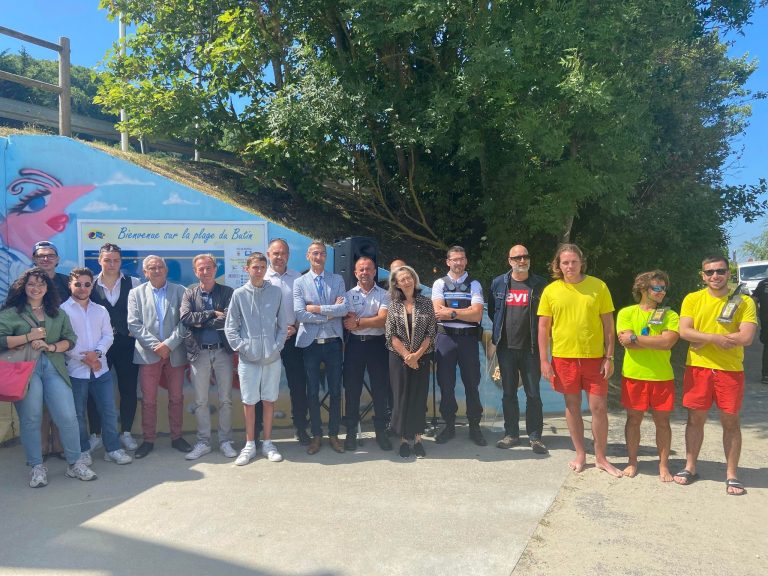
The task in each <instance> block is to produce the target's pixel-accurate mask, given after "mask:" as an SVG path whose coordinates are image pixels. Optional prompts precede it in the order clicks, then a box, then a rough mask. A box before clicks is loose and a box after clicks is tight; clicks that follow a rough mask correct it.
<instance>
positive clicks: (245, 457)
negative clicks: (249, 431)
mask: <svg viewBox="0 0 768 576" xmlns="http://www.w3.org/2000/svg"><path fill="white" fill-rule="evenodd" d="M254 458H256V445H255V444H248V443H247V442H246V444H245V447H244V448H243V449H242V450H240V456H238V457H237V460H235V464H236V465H238V466H245V465H246V464H248V462H250V461H251V460H253V459H254Z"/></svg>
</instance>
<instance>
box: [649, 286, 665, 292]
mask: <svg viewBox="0 0 768 576" xmlns="http://www.w3.org/2000/svg"><path fill="white" fill-rule="evenodd" d="M648 289H649V290H650V291H651V292H666V291H667V287H666V286H648Z"/></svg>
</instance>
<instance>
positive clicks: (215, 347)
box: [200, 342, 221, 350]
mask: <svg viewBox="0 0 768 576" xmlns="http://www.w3.org/2000/svg"><path fill="white" fill-rule="evenodd" d="M200 348H202V349H203V350H218V349H219V348H221V343H220V342H217V343H216V344H200Z"/></svg>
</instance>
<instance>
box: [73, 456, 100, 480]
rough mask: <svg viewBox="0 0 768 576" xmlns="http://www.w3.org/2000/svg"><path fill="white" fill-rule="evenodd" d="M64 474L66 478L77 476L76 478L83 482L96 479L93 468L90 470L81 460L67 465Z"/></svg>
mask: <svg viewBox="0 0 768 576" xmlns="http://www.w3.org/2000/svg"><path fill="white" fill-rule="evenodd" d="M65 475H66V476H67V478H77V479H78V480H82V481H83V482H88V481H90V480H96V478H97V476H96V473H95V472H94V471H93V470H91V469H90V468H89V467H88V466H87V465H86V464H85V462H83V461H82V460H78V461H77V462H75V463H74V464H72V465H71V466H67V471H66V472H65Z"/></svg>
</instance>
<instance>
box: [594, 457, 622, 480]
mask: <svg viewBox="0 0 768 576" xmlns="http://www.w3.org/2000/svg"><path fill="white" fill-rule="evenodd" d="M595 467H597V468H599V469H600V470H603V471H605V472H608V474H610V475H611V476H615V477H616V478H622V477H623V476H624V473H623V472H622V471H621V470H619V469H618V468H616V466H614V465H613V464H611V463H610V462H608V460H607V459H605V458H603V459H601V460H595Z"/></svg>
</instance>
